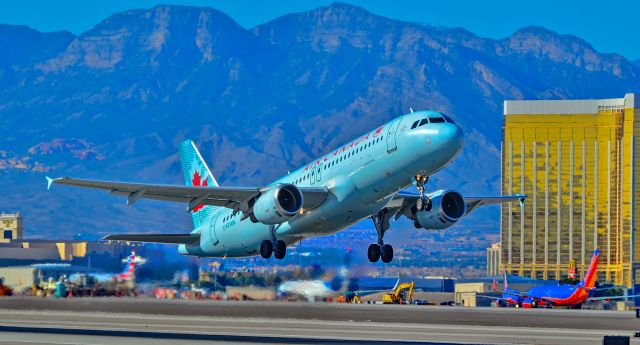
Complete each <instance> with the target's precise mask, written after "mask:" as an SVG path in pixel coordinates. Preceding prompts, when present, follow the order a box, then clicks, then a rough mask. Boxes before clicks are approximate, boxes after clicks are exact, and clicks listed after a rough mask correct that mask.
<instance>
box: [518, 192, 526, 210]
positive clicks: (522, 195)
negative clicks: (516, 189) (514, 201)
mask: <svg viewBox="0 0 640 345" xmlns="http://www.w3.org/2000/svg"><path fill="white" fill-rule="evenodd" d="M518 196H519V197H520V198H519V199H518V200H519V201H520V207H524V201H525V200H527V195H526V194H519V195H518Z"/></svg>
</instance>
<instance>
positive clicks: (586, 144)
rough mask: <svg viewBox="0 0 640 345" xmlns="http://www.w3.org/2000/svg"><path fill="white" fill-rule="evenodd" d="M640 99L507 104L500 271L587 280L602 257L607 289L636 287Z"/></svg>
mask: <svg viewBox="0 0 640 345" xmlns="http://www.w3.org/2000/svg"><path fill="white" fill-rule="evenodd" d="M639 134H640V95H636V94H627V95H625V96H624V97H623V98H615V99H593V100H571V101H565V100H562V101H505V103H504V128H503V142H502V193H503V194H507V195H508V194H515V193H523V194H527V195H528V196H529V198H528V199H527V202H526V203H525V206H524V207H523V208H520V207H519V206H518V205H517V204H515V205H513V204H508V205H505V206H503V208H502V217H501V243H502V255H501V265H502V267H503V268H504V269H506V270H507V271H508V272H510V273H511V274H516V275H520V276H526V277H532V278H537V279H560V278H561V277H564V276H566V274H567V270H568V265H569V262H570V261H571V260H575V262H576V268H577V271H578V273H579V274H583V273H584V271H585V269H586V266H587V265H588V263H589V261H590V259H591V256H592V253H593V251H594V249H596V248H597V249H599V250H600V252H601V255H600V265H599V267H598V271H599V273H598V280H600V281H605V280H606V281H609V282H612V283H615V284H617V285H625V286H628V287H631V286H632V284H633V282H634V281H636V280H637V279H638V276H637V274H636V268H637V267H638V264H640V236H639V235H640V234H639V233H638V231H640V227H639V225H638V221H639V220H640V200H638V199H636V196H640V170H639V168H640V159H636V157H638V158H640V137H639Z"/></svg>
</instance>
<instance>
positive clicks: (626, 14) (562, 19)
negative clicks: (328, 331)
mask: <svg viewBox="0 0 640 345" xmlns="http://www.w3.org/2000/svg"><path fill="white" fill-rule="evenodd" d="M331 2H333V1H323V0H308V1H304V0H280V1H271V0H191V1H188V0H182V1H179V0H178V1H176V0H174V1H171V0H167V1H155V0H138V1H132V0H105V1H98V0H60V1H50V0H20V1H2V2H0V23H5V24H26V25H28V26H30V27H32V28H34V29H37V30H40V31H56V30H69V31H71V32H74V33H76V34H78V33H81V32H83V31H85V30H88V29H90V28H91V27H93V25H95V24H96V23H98V22H100V21H101V20H102V19H104V18H106V17H107V16H109V15H110V14H112V13H115V12H118V11H122V10H127V9H132V8H149V7H153V6H154V5H156V4H160V3H168V4H183V5H194V6H210V7H214V8H217V9H219V10H222V11H223V12H225V13H227V14H229V15H230V16H231V17H233V18H234V19H235V20H236V21H237V22H238V23H239V24H240V25H242V26H244V27H253V26H255V25H256V24H260V23H264V22H266V21H268V20H270V19H273V18H276V17H278V16H281V15H283V14H286V13H290V12H300V11H306V10H309V9H313V8H316V7H319V6H324V5H328V4H330V3H331ZM342 2H347V3H352V4H355V5H359V6H362V7H364V8H366V9H367V10H369V11H371V12H373V13H376V14H379V15H383V16H387V17H391V18H396V19H402V20H406V21H416V22H421V23H427V24H432V25H442V26H448V27H457V26H459V27H463V28H465V29H467V30H470V31H472V32H474V33H475V34H477V35H479V36H483V37H491V38H503V37H506V36H509V35H510V34H511V33H512V32H514V31H516V30H517V29H519V28H521V27H524V26H528V25H538V26H544V27H546V28H548V29H551V30H554V31H557V32H559V33H563V34H573V35H576V36H578V37H581V38H583V39H585V40H586V41H588V42H589V43H591V44H592V45H593V46H594V47H595V48H596V49H597V50H598V51H601V52H607V53H609V52H615V53H619V54H622V55H624V56H625V57H627V58H630V59H638V58H640V44H638V41H639V38H640V25H638V24H637V23H638V21H639V18H640V2H637V1H632V0H622V1H606V2H605V1H592V0H584V1H562V0H531V1H517V0H511V1H506V0H504V1H503V0H495V1H491V0H485V1H478V0H469V1H448V0H440V1H431V0H422V1H420V0H406V1H398V0H396V1H382V0H369V1H362V0H343V1H342Z"/></svg>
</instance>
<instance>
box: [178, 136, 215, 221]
mask: <svg viewBox="0 0 640 345" xmlns="http://www.w3.org/2000/svg"><path fill="white" fill-rule="evenodd" d="M180 165H181V166H182V174H183V177H184V184H185V185H186V186H193V187H218V181H216V179H215V178H214V177H213V175H212V174H211V170H209V167H208V166H207V163H205V162H204V159H202V155H200V152H198V149H197V148H196V145H195V144H194V143H193V141H191V140H185V141H183V142H182V143H181V144H180ZM216 208H217V207H215V206H207V205H197V206H195V207H194V208H193V209H192V210H191V211H190V212H191V218H192V219H193V227H194V229H197V228H198V227H199V226H200V225H201V224H203V223H204V222H206V220H207V219H208V218H209V216H211V214H212V213H213V211H214V210H215V209H216Z"/></svg>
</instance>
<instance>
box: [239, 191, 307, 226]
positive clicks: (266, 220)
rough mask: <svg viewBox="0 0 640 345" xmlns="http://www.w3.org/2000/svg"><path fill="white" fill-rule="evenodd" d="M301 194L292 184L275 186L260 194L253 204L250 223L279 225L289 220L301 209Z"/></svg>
mask: <svg viewBox="0 0 640 345" xmlns="http://www.w3.org/2000/svg"><path fill="white" fill-rule="evenodd" d="M302 203H303V198H302V192H300V189H298V187H296V186H294V185H292V184H283V185H279V186H276V187H274V188H271V189H269V190H267V191H266V192H264V193H262V194H261V195H260V196H259V197H258V199H256V201H255V203H254V204H253V215H252V217H251V221H253V222H254V223H257V222H260V223H263V224H269V225H274V224H280V223H284V222H286V221H287V220H289V219H291V218H292V217H293V216H295V215H296V214H298V212H300V209H301V208H302Z"/></svg>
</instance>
